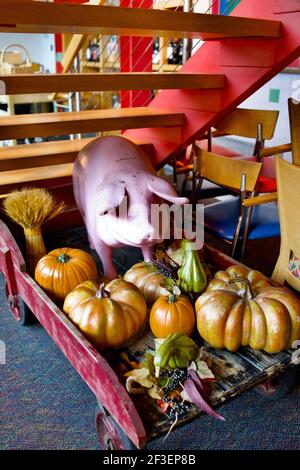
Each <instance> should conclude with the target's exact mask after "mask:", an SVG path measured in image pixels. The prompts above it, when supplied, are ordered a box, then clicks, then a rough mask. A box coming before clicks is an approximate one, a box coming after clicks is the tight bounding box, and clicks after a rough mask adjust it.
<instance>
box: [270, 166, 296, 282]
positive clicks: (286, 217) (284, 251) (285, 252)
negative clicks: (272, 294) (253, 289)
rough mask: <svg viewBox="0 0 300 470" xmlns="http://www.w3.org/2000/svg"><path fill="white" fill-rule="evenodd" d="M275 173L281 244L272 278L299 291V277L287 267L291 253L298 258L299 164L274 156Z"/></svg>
mask: <svg viewBox="0 0 300 470" xmlns="http://www.w3.org/2000/svg"><path fill="white" fill-rule="evenodd" d="M276 175H277V188H278V205H279V220H280V228H281V245H280V254H279V258H278V261H277V264H276V266H275V269H274V272H273V275H272V279H273V280H274V281H276V282H278V283H279V284H284V282H285V281H286V282H287V283H288V284H290V285H291V286H292V287H293V288H294V289H296V290H298V291H300V279H297V278H296V277H295V276H293V274H292V273H291V272H290V271H289V268H288V266H289V260H290V257H291V254H292V253H293V254H294V255H295V256H297V258H300V229H299V220H300V204H299V188H300V166H296V165H293V164H291V163H288V162H286V161H285V160H282V159H280V158H276Z"/></svg>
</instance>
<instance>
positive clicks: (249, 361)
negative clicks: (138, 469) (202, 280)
mask: <svg viewBox="0 0 300 470" xmlns="http://www.w3.org/2000/svg"><path fill="white" fill-rule="evenodd" d="M46 244H47V248H48V249H52V248H54V247H57V246H73V247H79V248H82V249H84V250H86V251H90V249H89V246H88V242H87V239H86V237H85V230H84V228H80V229H76V228H75V229H69V230H66V231H64V232H62V233H60V234H57V233H55V234H54V233H53V234H52V235H51V234H50V236H49V240H48V241H47V239H46ZM19 245H20V246H21V245H22V240H21V239H20V240H18V241H17V239H16V238H15V237H14V236H13V235H12V232H11V231H10V230H9V228H8V226H7V225H6V224H5V223H4V222H3V221H0V270H1V271H2V273H3V274H4V276H5V280H6V296H7V301H8V305H9V308H10V311H11V314H12V316H13V317H14V319H15V320H16V321H18V322H19V323H20V324H21V325H27V324H29V323H30V322H31V321H32V319H33V316H34V318H36V319H37V320H38V321H39V322H40V323H41V325H42V326H43V327H44V328H45V330H46V331H47V332H48V333H49V335H50V336H51V338H52V339H53V340H54V342H55V343H56V344H57V346H58V347H59V348H60V349H61V351H62V352H63V353H64V355H65V356H66V357H67V358H68V359H69V361H70V362H71V363H72V364H73V366H74V368H75V369H76V370H77V372H78V373H79V374H80V375H81V377H82V378H83V380H84V381H85V382H86V383H87V385H88V386H89V387H90V389H91V390H92V392H93V393H94V394H95V396H96V399H97V403H98V405H97V413H96V427H97V431H98V434H99V439H100V443H101V447H102V449H134V448H143V447H145V446H146V445H147V442H149V441H150V440H153V439H155V438H156V437H158V436H160V435H162V434H163V433H166V432H167V431H168V429H169V428H170V426H171V424H172V422H173V418H170V417H169V416H167V415H166V414H164V413H163V412H162V411H161V410H160V409H159V408H158V406H157V405H156V403H155V402H154V400H151V399H150V398H145V400H141V399H140V396H137V398H136V396H134V395H129V394H128V393H127V391H126V388H125V386H124V383H125V380H124V375H123V372H124V369H126V367H128V359H129V360H137V361H139V360H141V358H142V357H143V355H144V352H145V350H147V349H149V348H153V337H152V335H151V333H149V331H147V330H146V331H145V332H144V333H143V335H142V337H140V338H139V339H137V340H136V341H135V342H134V343H132V344H130V345H129V346H128V347H127V348H125V349H121V350H118V351H108V352H103V353H99V352H98V351H97V350H96V349H95V348H94V347H93V346H92V345H91V344H90V343H89V342H88V341H87V340H86V339H85V338H84V336H83V335H82V334H81V332H80V331H79V330H78V329H77V328H76V327H75V326H74V325H73V324H72V322H71V321H70V320H69V319H68V318H67V317H66V315H64V313H63V312H62V311H61V310H60V308H59V307H58V306H57V305H55V304H54V303H53V302H52V301H51V300H50V298H49V297H48V296H47V295H46V294H45V293H44V292H43V290H42V289H41V288H40V287H39V286H38V285H37V283H36V282H35V281H34V279H32V277H31V276H30V275H29V274H28V273H27V272H26V265H25V261H24V258H23V255H22V253H21V250H20V247H19ZM140 256H141V255H140V252H139V251H138V250H135V249H131V248H129V249H127V248H126V249H122V250H121V251H120V250H119V251H118V253H117V255H116V259H115V262H116V263H117V265H118V267H119V270H120V273H121V274H122V270H123V271H124V270H125V269H126V268H128V267H129V266H131V265H132V264H133V263H135V262H136V261H138V260H139V259H140ZM206 259H207V262H208V263H210V264H211V265H212V266H214V267H215V268H216V269H226V268H227V267H228V266H230V265H232V264H235V263H237V262H236V261H235V260H233V259H231V258H229V257H228V256H226V255H224V254H222V253H221V252H219V251H217V250H215V249H213V248H211V247H209V246H207V247H206ZM199 341H200V339H199ZM199 344H201V343H200V342H199ZM205 349H206V351H207V353H208V354H209V355H210V356H211V359H212V361H213V371H214V373H215V375H216V377H217V382H215V383H213V384H212V389H211V403H212V405H213V406H214V407H216V406H219V405H221V404H223V403H225V402H226V401H228V400H230V399H232V398H234V397H236V396H238V395H239V394H241V393H242V392H244V391H246V390H248V389H249V388H251V387H254V386H257V385H258V384H261V383H262V382H265V385H264V386H262V387H261V388H260V389H259V390H260V393H263V394H264V395H265V396H266V397H267V398H271V399H275V398H279V397H280V396H282V395H284V394H285V393H287V392H288V391H289V390H290V389H291V388H292V386H293V383H294V378H295V367H293V364H292V353H293V351H292V350H291V351H284V352H281V353H279V354H273V355H270V354H267V353H263V352H258V351H254V350H251V349H249V348H241V349H240V350H239V351H238V352H237V353H234V354H233V353H230V352H228V351H224V350H213V349H212V348H210V347H209V346H207V345H205ZM275 378H277V379H276V380H277V383H276V384H275V382H274V379H275ZM267 379H268V381H267V382H266V380H267ZM271 379H272V380H273V384H272V382H271ZM266 384H267V385H266ZM200 414H201V412H200V411H199V410H198V409H196V408H191V409H190V410H189V411H188V412H186V414H185V415H182V416H180V417H179V420H178V423H177V425H178V426H179V425H182V424H184V423H186V422H188V421H190V420H192V419H194V418H196V417H198V416H199V415H200Z"/></svg>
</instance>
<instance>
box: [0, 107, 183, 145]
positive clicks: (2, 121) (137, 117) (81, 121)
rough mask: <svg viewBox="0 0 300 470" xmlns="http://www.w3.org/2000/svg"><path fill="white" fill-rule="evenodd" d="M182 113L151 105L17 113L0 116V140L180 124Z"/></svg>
mask: <svg viewBox="0 0 300 470" xmlns="http://www.w3.org/2000/svg"><path fill="white" fill-rule="evenodd" d="M183 116H184V115H183V114H182V113H178V112H173V111H168V110H162V109H155V108H121V109H100V110H95V111H80V112H70V113H38V114H19V115H16V116H4V117H1V118H0V140H7V139H16V138H20V139H22V138H23V139H24V138H27V137H36V136H40V137H46V136H50V135H64V134H76V133H86V132H100V131H112V130H119V129H137V128H142V127H169V126H181V125H182V124H183Z"/></svg>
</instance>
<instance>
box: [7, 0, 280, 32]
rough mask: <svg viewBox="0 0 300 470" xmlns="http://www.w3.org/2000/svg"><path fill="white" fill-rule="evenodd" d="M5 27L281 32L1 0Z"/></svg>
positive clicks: (272, 25) (202, 19)
mask: <svg viewBox="0 0 300 470" xmlns="http://www.w3.org/2000/svg"><path fill="white" fill-rule="evenodd" d="M0 18H1V24H0V31H1V32H15V33H17V32H18V33H84V34H90V33H94V34H96V33H97V34H104V35H110V34H116V35H131V36H162V37H174V36H175V37H190V38H202V39H205V40H206V39H216V38H222V37H227V38H233V37H234V38H237V37H278V36H279V34H280V22H279V21H272V20H262V19H259V18H255V19H254V18H251V19H250V18H243V17H234V16H219V15H209V14H202V13H183V12H178V11H169V10H168V11H163V10H147V9H144V8H134V9H132V8H118V7H107V6H90V5H74V4H66V3H62V4H61V3H45V2H33V1H28V0H14V1H11V0H1V3H0Z"/></svg>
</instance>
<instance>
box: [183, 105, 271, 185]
mask: <svg viewBox="0 0 300 470" xmlns="http://www.w3.org/2000/svg"><path fill="white" fill-rule="evenodd" d="M278 116H279V111H273V110H257V109H243V108H237V109H235V110H234V111H233V112H232V113H231V114H230V115H229V116H227V118H225V119H224V120H223V121H222V122H221V123H220V124H218V125H217V126H216V129H214V130H213V129H209V131H208V132H207V134H206V136H205V137H204V138H203V139H202V140H199V141H197V146H198V147H200V148H201V149H202V150H206V151H208V152H212V153H215V154H217V155H221V156H224V157H231V158H239V159H240V158H241V159H247V160H249V161H259V162H260V161H261V162H262V170H261V173H260V175H259V178H258V181H257V187H256V191H257V193H265V192H274V191H276V175H275V164H274V159H273V158H265V157H264V156H263V155H262V150H263V149H264V148H265V141H266V140H271V139H272V138H273V136H274V132H275V128H276V124H277V120H278ZM230 135H232V136H238V137H246V138H250V139H254V147H253V153H252V155H243V154H241V153H240V152H238V151H236V150H234V149H231V148H229V147H225V146H223V145H219V144H218V143H216V142H215V138H217V137H224V136H230ZM194 150H195V148H194V147H193V148H192V149H189V160H188V161H187V160H186V163H185V165H180V166H179V165H178V164H177V169H176V173H177V174H183V173H184V174H186V175H187V177H186V179H185V180H184V182H183V187H182V192H184V189H185V186H186V183H187V181H188V180H191V181H193V188H195V187H196V183H195V181H194V180H196V179H197V175H196V173H195V166H194V165H193V156H194V153H195V152H194Z"/></svg>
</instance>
